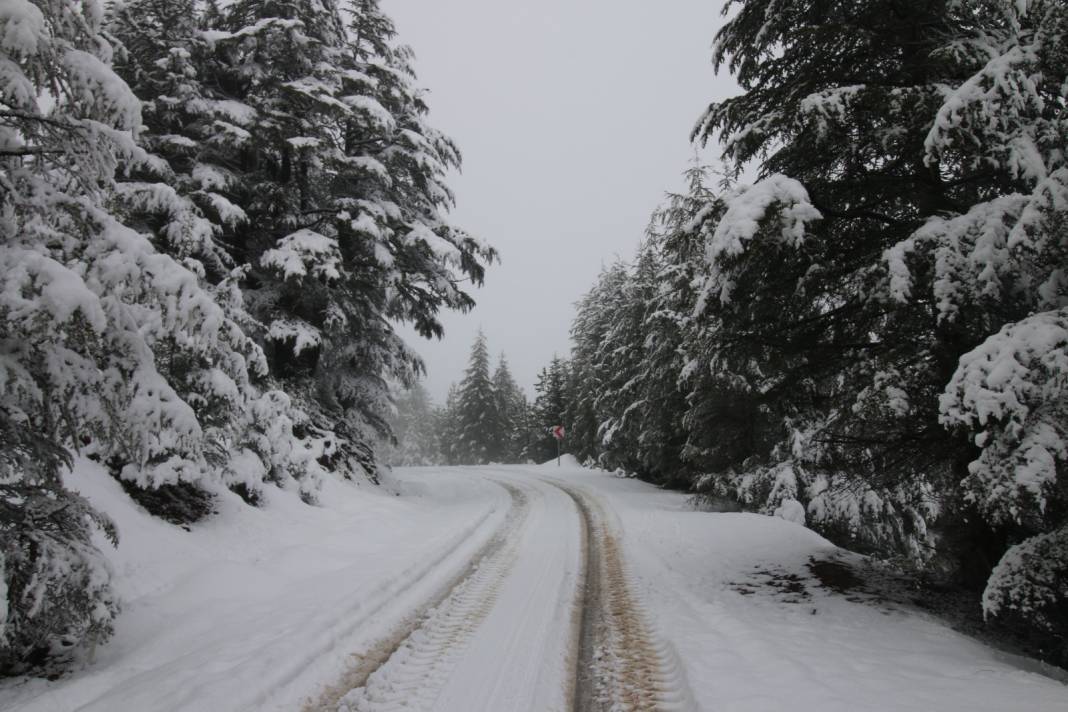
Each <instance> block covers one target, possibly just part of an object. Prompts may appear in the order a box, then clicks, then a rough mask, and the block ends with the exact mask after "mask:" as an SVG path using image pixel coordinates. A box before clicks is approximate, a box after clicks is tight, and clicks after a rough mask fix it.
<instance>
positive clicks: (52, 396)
mask: <svg viewBox="0 0 1068 712" xmlns="http://www.w3.org/2000/svg"><path fill="white" fill-rule="evenodd" d="M394 35H395V31H394V28H393V24H392V22H391V21H390V20H389V18H388V17H387V16H386V15H384V14H383V13H382V11H381V9H380V8H379V5H378V3H377V2H376V0H353V1H352V2H348V1H344V2H335V0H293V1H290V2H284V3H283V2H259V1H255V2H253V1H251V0H238V1H237V2H233V3H228V4H226V5H225V6H220V5H219V4H216V3H204V2H199V1H195V0H178V1H175V2H172V1H171V0H166V1H164V0H129V1H127V2H115V3H107V4H106V6H105V4H104V3H101V2H98V1H97V0H55V1H52V2H28V1H25V0H18V1H16V2H13V3H6V4H5V5H4V8H3V10H2V11H0V54H2V58H0V64H2V71H0V144H2V146H0V163H2V170H0V201H2V203H0V215H2V217H0V574H2V576H0V600H2V601H3V602H4V603H3V607H2V608H0V674H4V673H11V672H18V671H20V670H23V669H25V668H26V666H27V665H28V664H30V663H29V662H28V661H42V660H46V659H49V658H52V659H56V657H55V656H56V655H59V656H60V657H62V656H63V655H67V654H69V652H70V651H73V650H75V649H77V648H78V647H79V646H81V645H82V644H86V643H89V644H91V643H95V642H97V641H101V640H103V639H105V638H106V637H107V636H108V634H109V633H110V631H111V627H112V619H113V617H114V615H115V614H116V612H117V610H118V603H117V602H116V600H115V598H114V596H113V594H112V592H111V589H110V585H109V580H110V570H109V569H108V567H107V565H106V561H105V560H104V558H103V556H102V555H101V554H100V552H99V551H98V550H97V549H96V548H95V546H94V545H93V543H92V540H91V533H92V530H93V528H94V526H95V527H99V528H101V529H102V530H103V531H104V532H105V533H106V534H107V536H108V537H110V538H111V539H112V540H113V541H114V540H115V536H116V531H115V529H114V527H113V526H112V525H111V523H110V522H109V520H108V519H107V516H106V514H105V513H101V512H97V511H94V510H93V509H92V508H91V507H90V505H89V504H88V503H87V502H86V501H85V500H83V499H82V498H80V497H78V496H77V495H75V494H74V493H73V492H71V491H70V490H69V489H67V484H66V483H65V481H64V477H65V476H68V475H69V467H70V464H71V460H72V457H73V456H74V455H81V456H88V457H93V458H95V459H97V460H99V461H100V462H102V463H105V464H106V465H107V467H108V468H109V469H110V470H111V471H112V473H113V474H114V476H115V477H116V478H118V479H119V480H120V481H121V482H122V483H123V487H124V488H125V489H126V491H127V492H128V493H130V494H131V496H134V497H135V498H137V499H138V501H140V502H142V504H144V505H145V506H146V507H147V508H149V509H150V511H153V512H155V513H158V514H161V515H163V516H167V517H168V518H171V519H172V520H173V521H189V520H191V519H196V518H197V517H199V516H203V515H206V514H208V513H210V512H211V509H212V507H211V499H212V493H213V492H217V491H219V489H220V488H229V489H232V490H234V491H236V492H239V493H240V494H241V496H242V497H244V498H245V499H246V501H248V502H250V503H253V504H254V503H255V502H257V501H258V500H259V497H260V493H261V492H262V491H263V489H264V488H266V487H271V486H281V487H286V488H293V489H296V490H298V491H299V492H300V493H301V496H302V497H303V498H304V499H305V500H306V501H307V502H309V503H313V502H314V501H315V500H316V498H317V497H318V496H319V491H320V484H321V482H322V478H323V477H324V476H326V475H327V473H338V474H340V475H341V476H344V477H350V478H368V479H370V480H372V481H374V480H376V478H377V460H378V455H377V453H376V451H375V448H376V447H377V445H376V444H377V443H378V441H379V440H380V439H381V438H383V437H388V436H389V428H388V423H387V418H388V417H389V414H390V409H391V405H390V395H389V390H388V387H387V384H388V383H389V382H393V381H399V382H402V383H411V382H413V381H414V380H415V377H416V375H417V374H418V373H419V372H420V371H421V370H422V363H421V362H420V360H419V358H418V356H416V354H415V353H414V352H413V351H411V349H410V348H409V347H408V346H406V345H405V344H404V343H403V342H402V341H401V339H400V338H399V337H398V336H397V334H396V333H395V332H394V328H393V324H395V323H410V324H412V325H414V326H415V328H416V329H417V331H418V332H420V333H421V334H423V335H425V336H440V335H441V333H442V327H441V324H440V322H439V320H438V314H439V312H440V310H442V309H461V310H466V309H468V308H470V307H471V306H472V305H473V300H472V298H471V296H470V295H469V294H468V293H467V292H466V291H464V287H462V286H461V285H462V284H463V283H464V282H468V283H471V284H474V285H478V284H479V283H481V281H482V278H483V273H484V268H485V265H486V264H487V263H489V262H490V261H492V260H493V259H494V251H493V249H492V248H490V247H489V246H488V245H485V244H483V243H481V242H479V241H477V240H476V239H474V238H473V237H471V236H469V235H467V234H465V233H464V232H463V231H462V230H460V229H458V228H456V227H454V226H453V225H451V224H450V223H449V221H448V219H447V216H446V211H447V210H448V208H449V206H450V205H451V204H452V194H451V193H450V191H449V189H448V187H447V186H446V185H445V183H444V176H445V173H446V171H447V170H448V169H449V168H451V167H455V166H457V165H459V161H460V155H459V152H458V150H457V148H456V146H455V145H454V144H453V143H452V142H451V141H450V140H449V139H448V138H447V137H445V136H443V135H442V134H441V133H440V132H438V131H437V130H436V129H434V128H433V127H432V126H430V125H429V124H428V123H427V121H426V114H427V110H428V108H427V105H426V104H425V102H424V99H423V95H422V93H421V92H420V91H418V90H417V89H416V86H415V84H414V73H413V71H412V67H411V52H410V50H408V49H407V48H406V47H404V46H403V45H401V44H399V43H397V42H396V39H395V37H394Z"/></svg>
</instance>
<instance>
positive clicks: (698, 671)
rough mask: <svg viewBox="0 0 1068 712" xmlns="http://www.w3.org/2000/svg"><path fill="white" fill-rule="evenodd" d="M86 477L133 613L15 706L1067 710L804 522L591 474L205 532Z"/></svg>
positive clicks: (225, 510)
mask: <svg viewBox="0 0 1068 712" xmlns="http://www.w3.org/2000/svg"><path fill="white" fill-rule="evenodd" d="M71 484H72V485H73V486H75V487H77V488H79V489H81V490H83V492H84V493H85V494H86V495H87V496H89V498H90V499H91V500H93V501H94V502H96V503H97V504H98V505H100V506H101V507H102V508H103V509H105V510H106V511H108V512H109V513H111V514H112V516H113V517H115V519H116V520H117V522H118V524H119V527H120V533H121V536H122V540H121V543H120V546H119V549H118V550H117V551H114V552H112V553H111V559H112V561H113V562H114V565H115V569H116V574H117V581H118V588H119V592H120V593H121V595H122V596H123V599H124V601H125V607H124V612H123V614H122V616H121V617H120V619H119V620H118V624H117V631H116V635H115V637H114V638H113V639H112V640H111V641H110V642H109V643H108V644H107V645H106V646H103V647H101V648H100V649H99V650H98V651H97V653H96V656H95V660H93V661H92V662H91V663H87V664H86V665H84V666H83V667H82V668H81V669H80V670H78V671H77V672H75V673H73V674H71V675H70V676H68V677H66V678H64V679H62V680H58V681H55V682H48V681H43V680H17V681H9V682H5V683H3V684H2V685H0V709H3V710H12V711H13V712H14V711H15V710H19V711H30V710H33V711H35V712H36V711H42V712H43V711H45V710H47V711H49V712H52V711H56V710H100V711H104V710H107V711H109V712H121V711H124V710H129V711H131V712H148V711H153V710H190V711H191V710H215V711H225V710H301V709H305V710H323V709H337V708H338V705H339V704H340V706H341V709H343V710H382V709H400V708H403V709H425V710H430V709H433V710H442V711H446V710H447V711H454V712H477V711H479V710H485V711H487V712H509V711H513V710H514V711H516V712H520V711H527V710H529V711H531V712H543V711H545V712H548V711H550V710H561V711H562V710H565V709H571V708H573V707H574V706H575V705H576V704H577V705H578V706H579V707H582V708H584V709H590V708H597V704H600V705H601V706H602V707H607V703H606V700H605V699H604V698H605V697H606V696H607V697H611V696H615V697H616V698H617V699H625V700H629V708H630V709H665V710H690V709H698V710H715V711H717V712H719V711H742V710H744V711H747V712H756V711H758V710H768V711H771V710H793V711H807V710H813V711H814V712H815V711H818V712H833V711H834V710H843V711H845V710H849V711H850V712H853V711H857V710H887V711H889V710H895V711H898V710H961V711H965V710H967V711H968V712H973V711H981V710H991V711H992V712H993V711H994V710H997V712H1004V711H1005V710H1029V711H1035V712H1041V711H1043V710H1050V711H1053V710H1057V711H1058V712H1061V711H1063V710H1065V709H1068V687H1066V686H1065V685H1063V684H1061V683H1060V682H1057V681H1055V680H1053V679H1050V678H1049V677H1045V676H1042V675H1040V674H1037V673H1036V672H1033V671H1029V670H1027V669H1024V668H1025V667H1027V666H1026V665H1021V664H1019V663H1014V662H1013V661H1011V660H1009V659H1007V658H1006V657H1005V656H1003V655H1001V654H999V653H997V652H996V651H994V650H992V649H990V648H987V647H985V646H983V645H981V644H979V643H977V642H976V641H974V640H971V639H969V638H967V637H965V636H962V635H959V634H957V633H954V632H953V631H951V630H949V629H948V628H946V627H945V626H943V625H941V624H940V623H938V622H937V621H935V620H933V619H931V618H929V617H927V616H924V615H922V614H918V613H915V612H910V611H905V610H901V609H897V608H892V607H888V606H885V605H881V604H878V603H875V602H854V601H850V600H847V598H846V597H845V596H843V595H841V594H836V593H832V592H830V591H827V590H826V589H824V588H821V587H820V586H818V585H817V582H816V581H815V580H814V578H813V577H812V575H811V573H810V572H809V569H808V567H807V564H808V562H809V560H810V559H811V558H812V557H818V558H831V557H834V556H836V555H838V553H839V552H837V550H836V549H835V548H834V547H833V546H831V545H830V544H828V543H827V542H826V541H825V540H823V539H821V538H820V537H819V536H817V535H815V534H814V533H812V532H811V531H809V530H806V529H804V528H802V527H800V526H799V525H796V524H792V523H790V522H786V521H784V520H780V519H773V518H769V517H762V516H758V515H749V514H711V513H705V512H697V511H694V510H693V509H692V508H691V507H690V506H689V505H688V503H687V500H686V498H685V497H684V496H682V495H679V494H675V493H667V492H662V491H659V490H656V489H655V488H652V487H650V486H648V485H645V484H643V483H640V482H636V481H633V480H622V479H618V478H614V477H612V476H610V475H607V474H604V473H599V472H592V471H589V470H583V469H582V468H579V467H577V466H575V465H574V463H567V462H566V461H565V466H564V467H562V468H557V467H556V466H555V463H553V464H551V465H546V466H540V467H485V468H433V469H429V468H428V469H411V470H403V471H399V472H397V473H396V475H395V478H394V479H393V481H392V482H391V483H390V486H391V487H392V488H393V489H395V490H396V491H399V492H400V493H401V496H394V495H393V494H391V493H390V492H389V491H386V490H385V489H381V488H372V487H370V486H362V487H355V486H352V485H342V484H339V483H332V484H329V485H328V489H327V491H326V492H325V493H324V496H323V501H324V502H325V503H326V504H325V505H324V506H322V507H318V508H312V507H308V506H306V505H304V504H302V503H300V501H299V499H298V498H297V497H296V495H294V494H291V493H288V492H282V491H274V492H270V493H269V497H268V501H267V503H266V506H265V507H264V508H263V509H262V510H258V509H253V508H250V507H247V506H245V505H243V504H242V503H241V502H240V501H239V500H238V499H237V498H236V497H233V498H230V497H225V496H224V497H223V498H222V499H221V500H220V506H219V509H220V512H219V516H217V517H215V518H214V519H212V520H211V521H209V522H208V523H205V524H202V525H198V526H195V527H193V531H191V532H186V531H184V530H182V529H181V528H178V527H175V526H172V525H169V524H166V523H163V522H160V521H159V520H156V519H153V518H151V517H149V516H148V515H146V514H145V513H143V512H141V511H140V510H138V509H137V507H136V506H134V505H132V504H131V503H130V502H129V500H128V499H127V498H126V497H125V495H123V493H122V492H121V490H120V489H119V487H118V485H117V484H115V483H114V482H113V481H112V480H111V479H110V478H108V477H107V475H106V474H105V473H104V472H102V471H101V470H99V468H97V467H95V466H94V465H93V464H92V463H88V462H82V463H80V464H79V467H78V470H77V473H76V477H74V478H72V483H71ZM584 582H593V584H595V585H592V587H591V588H589V589H587V587H585V586H583V585H582V584H583V583H584ZM584 606H585V610H584V608H583V607H584ZM591 607H596V608H597V609H598V610H596V611H594V610H591ZM602 609H603V610H602ZM591 641H592V643H591ZM576 670H577V672H578V677H579V682H578V684H577V685H576ZM583 681H585V682H583ZM606 681H607V682H606ZM584 685H585V692H584V691H583V690H584ZM353 688H355V689H353ZM591 699H592V700H593V701H594V702H593V703H592V705H591V703H590V702H589V700H591ZM620 708H621V709H626V708H628V707H627V706H622V707H620Z"/></svg>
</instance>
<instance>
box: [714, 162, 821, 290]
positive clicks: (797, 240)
mask: <svg viewBox="0 0 1068 712" xmlns="http://www.w3.org/2000/svg"><path fill="white" fill-rule="evenodd" d="M723 200H724V203H725V204H726V212H725V213H724V214H723V217H722V218H721V219H720V220H719V222H718V223H716V226H715V230H714V231H713V233H712V236H711V237H710V238H709V240H708V242H707V244H706V246H705V259H706V260H707V261H708V263H709V264H710V265H711V266H712V274H711V277H710V279H709V283H708V284H707V285H706V287H705V295H704V296H703V298H702V300H701V301H702V303H703V302H705V301H707V297H708V295H709V294H711V292H712V291H717V292H718V296H719V299H720V301H722V302H724V303H726V302H729V301H730V294H731V290H732V287H733V283H732V282H731V281H730V279H729V278H728V277H727V275H726V273H725V271H724V270H722V269H721V267H720V265H721V263H722V262H723V260H724V259H726V258H730V257H736V256H738V255H741V254H742V253H744V252H745V251H746V247H747V245H748V243H750V242H751V241H753V240H755V239H757V237H758V233H760V235H761V236H762V237H763V236H766V239H769V240H773V241H776V242H780V243H784V244H787V245H789V246H791V247H798V246H799V245H800V244H801V243H802V241H803V240H804V238H805V230H806V228H807V227H808V224H809V223H811V222H814V221H816V220H820V219H821V218H822V215H820V212H819V211H818V210H816V208H814V207H813V206H812V204H811V203H810V202H809V197H808V191H807V190H805V187H804V186H803V185H801V183H800V182H798V181H796V180H794V179H793V178H788V177H787V176H784V175H782V174H775V175H771V176H768V177H767V178H765V179H764V180H762V181H760V182H758V183H756V184H755V185H751V186H748V185H747V186H740V187H738V188H736V189H735V190H733V191H732V192H731V193H729V194H728V195H726V196H725V197H724V199H723ZM769 223H770V224H769ZM764 230H767V231H766V232H764Z"/></svg>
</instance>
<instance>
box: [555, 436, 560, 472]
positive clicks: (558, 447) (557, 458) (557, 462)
mask: <svg viewBox="0 0 1068 712" xmlns="http://www.w3.org/2000/svg"><path fill="white" fill-rule="evenodd" d="M556 466H557V467H560V438H557V439H556Z"/></svg>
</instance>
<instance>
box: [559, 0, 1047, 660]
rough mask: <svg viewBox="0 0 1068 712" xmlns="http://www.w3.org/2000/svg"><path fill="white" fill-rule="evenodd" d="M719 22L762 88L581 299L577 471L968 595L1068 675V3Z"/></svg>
mask: <svg viewBox="0 0 1068 712" xmlns="http://www.w3.org/2000/svg"><path fill="white" fill-rule="evenodd" d="M726 12H727V14H728V15H729V19H728V21H727V22H726V25H725V26H724V27H723V29H722V30H721V31H720V32H719V34H718V35H717V38H716V44H715V63H716V66H717V67H720V66H725V67H727V68H728V69H730V71H731V72H732V73H733V74H734V75H735V77H736V78H737V80H738V83H739V84H740V86H741V88H742V93H741V94H739V95H738V96H735V97H733V98H730V99H727V100H725V101H721V102H717V103H714V104H712V105H711V106H710V107H709V109H708V111H707V112H706V113H705V114H704V116H703V117H702V118H701V120H700V122H699V124H698V126H697V128H696V130H695V132H694V138H695V139H697V140H699V141H701V142H704V141H708V140H717V141H718V142H719V144H720V146H721V147H722V161H723V164H722V165H723V168H722V169H720V170H719V171H718V173H713V172H711V171H710V170H708V169H706V168H703V167H700V166H694V167H693V168H692V169H691V170H690V171H689V173H688V179H689V180H688V189H687V190H686V191H684V192H683V193H682V194H679V195H672V196H670V197H669V200H668V201H667V203H666V204H665V206H664V207H663V208H662V209H661V210H659V211H658V212H657V213H656V214H655V215H654V216H653V219H652V221H651V224H650V228H649V230H648V234H647V236H646V239H645V241H644V243H643V245H642V246H641V248H640V249H639V251H638V254H637V255H636V257H635V258H634V260H633V262H631V263H629V264H624V263H619V264H615V265H612V266H610V267H608V268H606V269H605V270H604V271H603V273H602V274H601V275H600V277H599V278H598V280H597V282H596V284H595V285H594V286H593V288H592V289H591V290H590V291H589V293H588V294H587V295H586V296H585V297H584V298H583V299H582V301H581V302H580V303H579V305H578V308H577V314H576V316H575V320H574V323H573V327H572V335H573V337H574V350H573V352H572V354H571V358H570V365H569V372H570V383H571V384H572V385H571V390H570V401H569V405H568V407H567V416H566V422H565V424H566V425H567V426H568V428H569V431H570V433H569V434H570V437H569V448H571V450H572V451H573V452H574V453H575V454H576V455H578V456H579V457H580V458H581V459H584V460H588V461H590V462H593V463H595V464H599V465H601V466H604V467H607V468H610V469H615V468H622V469H625V470H627V471H629V472H632V473H635V474H637V475H638V476H640V477H642V478H645V479H647V480H650V481H652V482H656V483H660V484H664V485H670V486H677V487H684V488H690V489H692V490H693V491H694V492H697V493H700V494H701V495H702V496H704V497H707V498H728V499H730V500H733V501H734V502H736V503H738V504H740V505H741V506H743V507H745V508H748V509H752V510H755V511H760V512H765V513H768V514H775V513H777V514H779V515H780V516H785V517H788V518H791V519H794V520H797V521H801V522H803V523H805V524H807V525H808V526H810V527H813V528H814V529H816V530H818V531H820V532H822V533H823V534H825V535H827V536H828V537H830V538H831V539H832V540H833V541H836V542H838V543H840V544H842V545H845V546H848V547H850V548H853V549H856V550H860V551H863V552H868V553H872V554H875V555H877V556H880V557H884V558H892V559H895V560H897V561H899V562H902V563H905V564H907V565H909V566H911V567H912V568H913V569H914V570H916V571H917V572H918V574H919V575H922V576H925V577H928V578H935V579H937V580H940V581H948V582H951V583H954V584H957V585H960V586H963V587H965V588H967V589H969V590H971V591H974V592H975V595H976V597H977V598H979V597H980V596H981V605H982V610H983V613H984V615H985V616H986V618H987V620H988V621H990V622H992V623H997V624H1003V625H1008V626H1012V627H1014V628H1015V629H1018V630H1027V631H1029V633H1030V634H1031V635H1033V636H1034V638H1035V639H1036V640H1037V641H1038V643H1039V647H1040V648H1041V649H1042V651H1043V654H1044V655H1045V656H1046V657H1047V658H1048V659H1051V660H1055V661H1057V662H1059V663H1061V664H1065V663H1068V477H1066V469H1065V468H1066V467H1068V109H1066V104H1068V5H1066V4H1065V3H1063V2H1059V1H1053V0H1049V1H1044V0H1035V1H1033V2H1028V3H1010V2H1001V1H1000V0H961V1H958V2H929V3H911V2H910V3H905V2H900V1H899V0H849V1H848V2H837V3H829V2H804V3H801V2H791V1H789V0H786V1H783V0H734V1H733V2H730V3H728V7H727V10H726ZM749 167H755V169H756V171H757V176H758V180H757V181H756V182H755V183H754V184H752V185H746V184H743V183H742V182H740V181H739V176H740V175H741V174H742V172H743V170H745V169H747V168H749Z"/></svg>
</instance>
